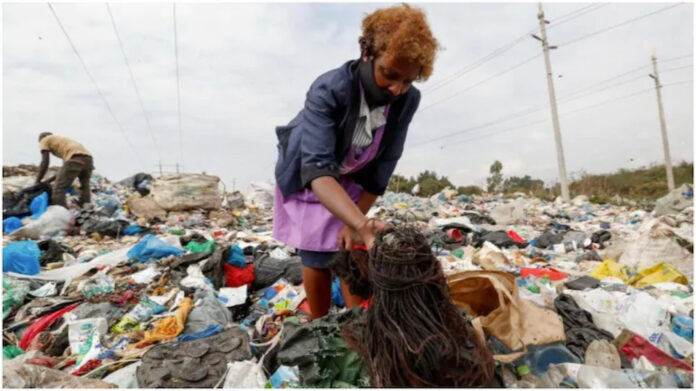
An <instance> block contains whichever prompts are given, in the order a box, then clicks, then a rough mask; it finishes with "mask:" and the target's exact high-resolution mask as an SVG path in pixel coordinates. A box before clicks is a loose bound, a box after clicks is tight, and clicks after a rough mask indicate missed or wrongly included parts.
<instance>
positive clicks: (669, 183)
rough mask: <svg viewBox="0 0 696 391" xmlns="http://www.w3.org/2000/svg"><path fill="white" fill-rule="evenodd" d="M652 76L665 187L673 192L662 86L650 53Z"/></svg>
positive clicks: (655, 63)
mask: <svg viewBox="0 0 696 391" xmlns="http://www.w3.org/2000/svg"><path fill="white" fill-rule="evenodd" d="M651 57H652V64H653V74H652V75H650V77H652V78H653V80H655V93H656V94H657V110H658V111H659V113H660V128H661V129H662V149H663V150H664V153H665V170H667V187H668V188H669V191H672V190H674V172H673V171H672V156H671V155H670V153H669V140H668V139H667V124H666V123H665V110H664V109H663V108H662V92H661V90H662V85H661V84H660V75H658V73H657V57H655V52H654V51H653V52H652V56H651Z"/></svg>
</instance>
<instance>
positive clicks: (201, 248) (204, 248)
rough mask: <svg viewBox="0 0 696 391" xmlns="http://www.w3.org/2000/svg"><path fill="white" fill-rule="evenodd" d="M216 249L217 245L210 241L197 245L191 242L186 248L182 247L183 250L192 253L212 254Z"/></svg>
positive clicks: (193, 241)
mask: <svg viewBox="0 0 696 391" xmlns="http://www.w3.org/2000/svg"><path fill="white" fill-rule="evenodd" d="M216 248H217V244H216V243H215V242H213V241H212V240H211V241H208V242H205V243H198V242H196V241H195V240H192V241H190V242H189V243H188V244H187V245H186V246H184V249H185V250H188V251H190V252H192V253H208V254H212V253H214V252H215V249H216Z"/></svg>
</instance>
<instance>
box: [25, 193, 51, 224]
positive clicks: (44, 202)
mask: <svg viewBox="0 0 696 391" xmlns="http://www.w3.org/2000/svg"><path fill="white" fill-rule="evenodd" d="M47 208H48V193H46V192H45V191H44V192H43V193H41V194H39V195H38V196H36V197H34V199H33V200H31V204H30V205H29V210H30V211H31V218H32V219H38V218H39V217H41V215H42V214H43V213H44V212H45V211H46V209H47Z"/></svg>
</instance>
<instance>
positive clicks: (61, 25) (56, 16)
mask: <svg viewBox="0 0 696 391" xmlns="http://www.w3.org/2000/svg"><path fill="white" fill-rule="evenodd" d="M46 4H48V8H49V9H50V10H51V13H52V14H53V16H54V17H55V19H56V22H58V26H59V27H60V29H61V31H63V34H64V35H65V38H67V40H68V43H70V47H71V48H72V50H73V53H75V56H76V57H77V59H78V60H79V61H80V64H81V65H82V69H84V71H85V73H86V74H87V77H89V80H90V81H91V82H92V85H94V88H95V89H96V90H97V94H98V95H99V96H100V97H101V99H102V101H103V102H104V106H106V110H107V111H108V112H109V114H110V115H111V118H113V120H114V122H116V125H117V126H118V128H119V129H120V130H121V135H122V136H123V139H124V140H126V143H127V144H128V146H129V147H130V148H131V149H132V150H133V153H134V154H135V156H136V157H137V158H138V160H139V161H140V163H141V164H142V163H143V160H142V158H141V157H140V154H139V153H138V150H137V149H135V146H134V145H133V143H131V141H130V140H129V139H128V136H127V135H126V131H125V129H123V125H121V121H119V120H118V118H116V115H115V114H114V112H113V110H112V109H111V105H109V102H108V101H107V100H106V97H105V96H104V94H103V93H102V91H101V89H99V86H98V85H97V82H96V80H94V77H93V76H92V73H90V71H89V68H87V64H85V61H84V60H83V59H82V56H80V53H79V52H78V51H77V47H75V44H74V43H73V41H72V39H71V38H70V35H69V34H68V31H67V30H66V29H65V27H64V26H63V23H62V22H61V21H60V18H59V17H58V14H57V13H56V11H55V10H54V9H53V6H52V5H51V3H46Z"/></svg>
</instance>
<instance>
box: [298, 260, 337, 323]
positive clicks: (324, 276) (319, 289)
mask: <svg viewBox="0 0 696 391" xmlns="http://www.w3.org/2000/svg"><path fill="white" fill-rule="evenodd" d="M302 279H303V280H304V288H305V292H307V300H308V301H309V308H310V310H311V311H312V318H313V319H317V318H321V317H322V316H324V315H326V314H328V313H329V307H330V306H331V272H330V271H329V269H315V268H312V267H307V266H302Z"/></svg>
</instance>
